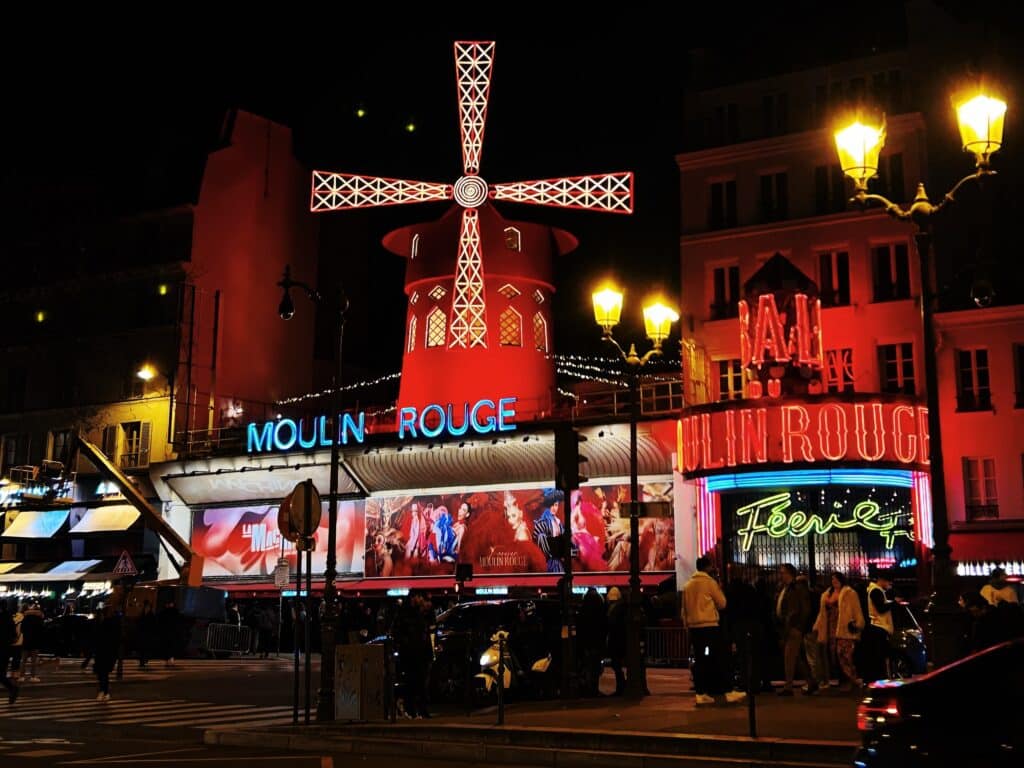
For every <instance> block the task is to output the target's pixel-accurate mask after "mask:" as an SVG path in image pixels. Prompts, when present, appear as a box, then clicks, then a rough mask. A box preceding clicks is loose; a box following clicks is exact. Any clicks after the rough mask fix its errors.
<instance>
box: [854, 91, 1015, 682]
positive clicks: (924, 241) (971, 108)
mask: <svg viewBox="0 0 1024 768" xmlns="http://www.w3.org/2000/svg"><path fill="white" fill-rule="evenodd" d="M956 113H957V121H958V122H959V125H960V137H961V139H962V143H963V148H964V150H965V151H967V152H971V153H972V154H974V156H975V160H976V165H975V172H974V173H972V174H970V175H969V176H966V177H965V178H963V179H961V180H960V181H959V182H958V183H957V184H956V185H955V186H954V187H953V188H952V189H951V190H950V191H949V192H948V193H947V194H946V195H945V197H944V198H943V199H942V202H940V203H939V204H938V205H932V203H931V202H930V201H929V200H928V195H927V194H926V193H925V190H924V184H918V185H917V195H916V197H915V198H914V200H913V202H912V203H911V204H910V206H909V207H907V208H903V207H901V206H899V205H897V204H896V203H894V202H892V201H890V200H889V199H887V198H885V197H883V196H882V195H878V194H874V193H870V192H868V181H869V180H870V179H872V178H873V177H874V176H876V175H877V173H878V155H879V154H880V153H881V151H882V147H883V145H884V144H885V124H884V122H882V123H881V124H877V125H875V124H871V123H862V122H860V121H859V120H858V121H856V122H854V123H852V124H851V125H848V126H846V127H845V128H843V129H842V130H839V131H836V133H835V142H836V150H837V152H838V154H839V162H840V165H841V166H842V169H843V173H845V174H846V175H847V176H849V177H850V178H852V179H853V182H854V195H853V197H852V198H851V200H850V202H852V203H854V204H855V205H857V206H858V207H860V208H862V209H864V208H867V207H868V206H871V205H878V206H881V207H883V208H884V209H885V211H886V213H888V214H889V215H890V216H892V217H894V218H896V219H899V220H900V221H909V222H912V223H913V224H915V225H916V226H917V232H916V233H915V234H914V242H915V245H916V248H917V255H918V258H919V260H920V268H921V293H922V296H921V325H922V334H923V338H924V364H925V389H926V396H927V403H928V432H929V446H930V450H929V454H930V455H929V460H930V463H931V488H932V525H933V532H934V537H935V542H934V548H933V550H932V587H933V589H934V592H933V594H932V597H931V604H930V605H929V608H928V611H927V613H928V623H929V625H930V626H929V628H930V635H931V641H932V656H933V658H934V659H935V661H936V662H937V663H946V662H949V661H952V660H954V659H955V658H956V650H957V649H956V645H957V640H958V638H957V635H956V626H955V621H956V619H955V617H956V615H957V613H958V606H957V602H956V593H955V589H954V586H955V585H954V571H953V561H952V558H951V554H952V550H951V548H950V546H949V519H948V517H947V511H946V482H945V467H944V466H943V460H942V432H941V423H940V418H939V387H938V362H937V359H936V340H935V312H936V310H937V309H938V306H937V305H938V295H937V289H936V276H935V258H934V254H933V253H932V222H933V221H934V220H935V217H936V216H938V215H939V214H941V213H942V212H943V211H945V210H947V208H948V206H950V205H952V204H953V203H954V202H955V201H956V196H957V194H958V193H959V191H960V189H961V188H962V187H963V186H964V185H965V184H968V183H973V184H979V185H980V184H983V183H984V182H985V180H986V178H987V177H989V176H990V175H992V174H994V173H995V171H993V170H992V169H991V167H990V165H989V159H990V158H991V156H992V154H993V153H995V152H996V151H997V150H998V149H999V147H1000V146H1001V145H1002V140H1003V120H1004V118H1005V116H1006V102H1004V101H1001V100H1000V99H997V98H993V97H992V96H989V95H987V94H980V95H977V96H975V97H973V98H971V99H970V100H966V101H963V102H962V103H960V104H958V105H957V109H956Z"/></svg>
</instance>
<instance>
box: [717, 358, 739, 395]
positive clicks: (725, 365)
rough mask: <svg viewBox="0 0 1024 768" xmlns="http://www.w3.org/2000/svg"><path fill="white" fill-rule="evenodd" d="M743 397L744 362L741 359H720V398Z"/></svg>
mask: <svg viewBox="0 0 1024 768" xmlns="http://www.w3.org/2000/svg"><path fill="white" fill-rule="evenodd" d="M742 398H743V364H742V363H741V361H740V360H739V359H736V360H719V361H718V399H719V400H740V399H742Z"/></svg>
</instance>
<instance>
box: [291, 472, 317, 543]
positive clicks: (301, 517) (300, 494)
mask: <svg viewBox="0 0 1024 768" xmlns="http://www.w3.org/2000/svg"><path fill="white" fill-rule="evenodd" d="M307 512H308V515H309V519H308V521H307V518H306V515H307ZM322 513H323V507H322V506H321V504H320V494H319V493H317V490H316V486H315V485H313V481H312V480H304V481H303V482H301V483H299V484H298V485H296V486H295V490H293V491H292V492H291V502H290V503H289V510H288V517H289V519H290V520H291V528H292V530H294V531H298V533H299V535H300V536H303V537H308V536H312V535H313V531H315V530H316V529H317V528H319V527H320V515H321V514H322Z"/></svg>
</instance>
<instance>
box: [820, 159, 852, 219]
mask: <svg viewBox="0 0 1024 768" xmlns="http://www.w3.org/2000/svg"><path fill="white" fill-rule="evenodd" d="M846 197H847V195H846V177H845V176H844V175H843V169H842V168H840V167H839V166H838V165H819V166H818V167H817V168H815V169H814V210H815V213H817V214H818V215H819V216H824V215H825V214H828V213H842V212H843V211H845V210H846Z"/></svg>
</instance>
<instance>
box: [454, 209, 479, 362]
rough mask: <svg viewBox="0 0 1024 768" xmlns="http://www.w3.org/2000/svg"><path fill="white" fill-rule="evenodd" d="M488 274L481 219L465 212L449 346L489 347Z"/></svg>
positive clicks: (467, 211)
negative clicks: (481, 239) (486, 275)
mask: <svg viewBox="0 0 1024 768" xmlns="http://www.w3.org/2000/svg"><path fill="white" fill-rule="evenodd" d="M485 313H486V306H485V304H484V271H483V264H482V258H481V256H480V220H479V218H478V215H477V211H476V209H475V208H466V209H464V210H463V211H462V231H461V232H460V233H459V258H458V261H457V262H456V264H455V291H454V295H453V296H452V321H451V324H450V326H449V328H450V336H449V342H448V347H449V348H452V347H462V348H464V349H472V348H473V347H484V348H485V349H486V347H487V320H486V316H485Z"/></svg>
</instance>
